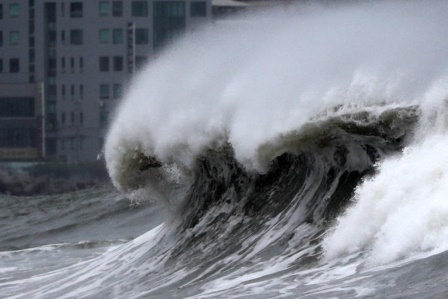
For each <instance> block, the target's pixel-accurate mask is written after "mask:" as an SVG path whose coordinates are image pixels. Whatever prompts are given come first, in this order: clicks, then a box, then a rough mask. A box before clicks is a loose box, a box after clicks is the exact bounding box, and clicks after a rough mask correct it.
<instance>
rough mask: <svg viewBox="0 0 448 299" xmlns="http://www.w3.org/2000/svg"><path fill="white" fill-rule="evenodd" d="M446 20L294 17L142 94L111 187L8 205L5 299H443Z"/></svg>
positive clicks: (308, 12) (226, 44)
mask: <svg viewBox="0 0 448 299" xmlns="http://www.w3.org/2000/svg"><path fill="white" fill-rule="evenodd" d="M447 25H448V3H447V2H446V1H366V2H360V1H358V2H348V3H346V2H340V3H339V2H338V3H331V4H327V5H317V4H302V5H290V6H288V7H286V8H285V7H283V8H279V9H272V10H269V11H262V12H258V13H256V14H253V15H244V16H241V17H239V18H234V19H228V20H224V21H219V22H216V23H214V24H212V25H209V26H207V27H205V28H203V29H201V30H198V31H195V32H192V33H189V34H188V35H187V36H185V37H183V38H181V39H179V40H177V41H176V42H174V43H172V44H171V45H170V46H169V47H168V48H167V49H166V50H165V51H164V52H163V53H162V54H161V55H160V56H159V57H158V58H157V60H154V61H152V62H150V63H149V65H148V66H147V67H146V68H145V69H143V70H142V71H141V72H140V73H139V74H138V75H137V76H136V77H135V78H134V80H133V82H132V83H131V84H130V86H129V87H128V88H127V91H126V94H125V97H124V99H123V101H122V102H121V104H120V107H118V108H117V111H116V113H115V116H114V120H113V122H112V124H111V126H110V129H109V132H108V135H107V139H106V143H105V148H104V159H105V161H106V165H107V168H108V171H109V174H110V177H111V181H112V183H113V186H114V187H113V188H112V187H98V188H93V189H89V190H85V191H83V192H78V193H70V194H65V195H60V196H53V197H35V198H13V197H7V196H2V197H0V204H1V213H0V221H1V224H2V227H3V229H2V231H1V232H0V241H1V243H0V244H1V251H0V297H2V298H3V297H4V298H445V297H447V296H448V287H447V286H448V274H446V273H447V269H448V262H447V259H446V255H447V252H448V251H447V250H448V195H447V194H448V166H447V165H448V150H447V149H448V138H447V129H448V126H447V121H448V118H447V115H448V114H447V112H448V35H447V33H446V28H447Z"/></svg>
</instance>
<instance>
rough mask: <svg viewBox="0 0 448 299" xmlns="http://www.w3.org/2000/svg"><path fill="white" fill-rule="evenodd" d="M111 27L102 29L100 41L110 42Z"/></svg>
mask: <svg viewBox="0 0 448 299" xmlns="http://www.w3.org/2000/svg"><path fill="white" fill-rule="evenodd" d="M109 32H110V31H109V29H100V31H99V38H100V43H108V42H109Z"/></svg>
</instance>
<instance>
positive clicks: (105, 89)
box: [100, 84, 109, 99]
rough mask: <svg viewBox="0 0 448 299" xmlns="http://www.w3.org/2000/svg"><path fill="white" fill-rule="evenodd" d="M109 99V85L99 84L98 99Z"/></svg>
mask: <svg viewBox="0 0 448 299" xmlns="http://www.w3.org/2000/svg"><path fill="white" fill-rule="evenodd" d="M108 98H109V84H100V99H108Z"/></svg>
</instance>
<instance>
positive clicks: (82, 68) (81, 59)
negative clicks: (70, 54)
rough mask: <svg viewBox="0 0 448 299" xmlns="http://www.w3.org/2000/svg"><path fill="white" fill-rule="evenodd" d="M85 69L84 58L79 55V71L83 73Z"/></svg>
mask: <svg viewBox="0 0 448 299" xmlns="http://www.w3.org/2000/svg"><path fill="white" fill-rule="evenodd" d="M83 70H84V58H82V57H79V71H80V72H81V73H82V71H83Z"/></svg>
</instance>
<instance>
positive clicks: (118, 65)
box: [113, 56, 123, 72]
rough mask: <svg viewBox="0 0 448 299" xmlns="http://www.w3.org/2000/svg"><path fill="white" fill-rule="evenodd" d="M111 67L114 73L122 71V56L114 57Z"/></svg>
mask: <svg viewBox="0 0 448 299" xmlns="http://www.w3.org/2000/svg"><path fill="white" fill-rule="evenodd" d="M113 66H114V71H115V72H121V71H123V56H114V58H113Z"/></svg>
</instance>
